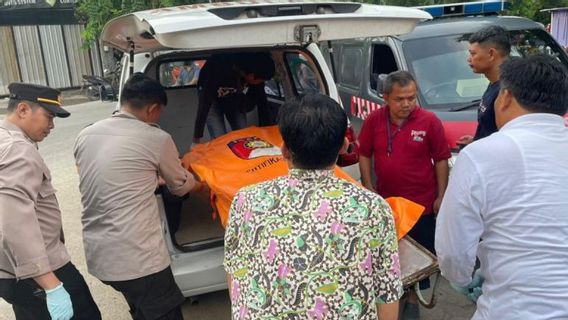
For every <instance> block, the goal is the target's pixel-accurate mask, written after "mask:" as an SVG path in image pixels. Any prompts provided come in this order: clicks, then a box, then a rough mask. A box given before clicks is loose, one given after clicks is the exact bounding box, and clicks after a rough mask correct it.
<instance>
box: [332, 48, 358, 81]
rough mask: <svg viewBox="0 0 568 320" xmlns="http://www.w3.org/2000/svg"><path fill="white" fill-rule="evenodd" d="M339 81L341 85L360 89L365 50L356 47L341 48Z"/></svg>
mask: <svg viewBox="0 0 568 320" xmlns="http://www.w3.org/2000/svg"><path fill="white" fill-rule="evenodd" d="M340 57H341V58H340V61H339V74H338V75H337V76H338V80H339V82H340V83H341V84H344V85H347V86H350V87H354V88H359V84H360V83H361V70H362V67H363V49H362V48H361V47H355V46H344V47H342V48H341V53H340Z"/></svg>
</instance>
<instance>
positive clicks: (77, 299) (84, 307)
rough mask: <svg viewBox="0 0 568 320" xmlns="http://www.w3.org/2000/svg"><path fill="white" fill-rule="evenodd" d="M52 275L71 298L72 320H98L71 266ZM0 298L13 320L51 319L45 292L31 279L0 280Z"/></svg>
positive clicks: (96, 311)
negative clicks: (9, 305) (14, 319)
mask: <svg viewBox="0 0 568 320" xmlns="http://www.w3.org/2000/svg"><path fill="white" fill-rule="evenodd" d="M53 273H55V275H56V276H57V278H59V280H60V281H61V282H63V287H64V288H65V290H67V292H68V293H69V295H70V296H71V302H72V303H73V313H74V315H73V319H85V320H91V319H92V320H99V319H101V313H100V312H99V308H98V307H97V305H96V304H95V301H94V300H93V297H92V296H91V292H90V291H89V288H88V287H87V283H85V279H84V278H83V276H82V275H81V274H80V273H79V271H78V270H77V268H75V266H74V265H73V264H72V263H71V262H69V263H68V264H66V265H64V266H63V267H61V268H59V269H57V270H55V271H53ZM0 297H2V298H4V300H6V301H7V302H8V303H9V304H11V305H12V309H13V310H14V313H15V315H16V319H17V320H49V319H51V317H50V316H49V312H48V311H47V304H46V301H45V292H44V291H43V290H41V289H40V287H39V286H38V285H37V283H36V282H35V281H33V280H32V279H26V280H20V281H17V280H16V279H0Z"/></svg>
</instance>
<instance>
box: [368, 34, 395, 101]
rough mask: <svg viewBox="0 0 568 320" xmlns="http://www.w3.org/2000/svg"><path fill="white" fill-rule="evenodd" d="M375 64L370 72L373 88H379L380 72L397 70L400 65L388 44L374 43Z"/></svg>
mask: <svg viewBox="0 0 568 320" xmlns="http://www.w3.org/2000/svg"><path fill="white" fill-rule="evenodd" d="M372 57H373V58H372V59H373V61H372V63H373V65H372V69H371V74H370V77H371V78H370V84H371V89H372V90H375V91H376V90H377V76H378V75H379V74H389V73H391V72H394V71H397V70H398V66H397V64H396V60H395V58H394V53H393V52H392V49H391V48H390V47H389V46H388V45H386V44H374V45H373V56H372Z"/></svg>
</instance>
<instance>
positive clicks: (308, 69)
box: [285, 53, 321, 94]
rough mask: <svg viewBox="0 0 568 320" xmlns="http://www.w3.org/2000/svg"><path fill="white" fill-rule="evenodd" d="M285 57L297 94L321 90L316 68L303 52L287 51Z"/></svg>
mask: <svg viewBox="0 0 568 320" xmlns="http://www.w3.org/2000/svg"><path fill="white" fill-rule="evenodd" d="M285 59H286V63H287V64H288V68H289V70H290V73H291V74H292V79H293V80H294V87H295V88H296V92H297V93H298V94H303V93H306V92H320V91H321V90H320V88H321V85H320V82H319V80H318V76H317V74H316V72H317V70H315V67H314V66H313V64H311V63H310V62H309V61H310V60H311V59H309V58H308V57H307V56H306V55H304V54H303V53H288V54H286V55H285Z"/></svg>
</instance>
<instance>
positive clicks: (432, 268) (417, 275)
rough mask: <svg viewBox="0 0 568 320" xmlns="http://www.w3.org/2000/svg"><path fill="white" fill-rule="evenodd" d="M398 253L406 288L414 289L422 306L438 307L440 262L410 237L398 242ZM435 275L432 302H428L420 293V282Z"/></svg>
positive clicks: (432, 285) (432, 286)
mask: <svg viewBox="0 0 568 320" xmlns="http://www.w3.org/2000/svg"><path fill="white" fill-rule="evenodd" d="M398 251H399V257H400V268H401V277H402V284H403V286H404V288H405V289H410V288H413V287H414V289H415V292H416V294H417V296H418V300H419V301H420V304H422V305H423V306H424V307H426V308H432V307H434V305H436V295H435V293H436V288H437V285H438V279H439V276H440V275H439V273H440V269H439V268H438V260H437V259H436V257H435V256H434V255H433V254H432V253H430V251H428V250H427V249H426V248H424V247H423V246H421V245H420V244H419V243H418V242H416V241H415V240H414V239H412V238H411V237H409V236H406V237H404V238H402V239H400V241H399V242H398ZM434 274H436V277H435V278H434V281H433V284H431V288H432V296H431V298H430V301H426V300H425V299H424V297H423V296H422V294H421V293H420V290H419V288H418V282H420V280H423V279H426V278H429V277H430V276H432V275H434Z"/></svg>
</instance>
